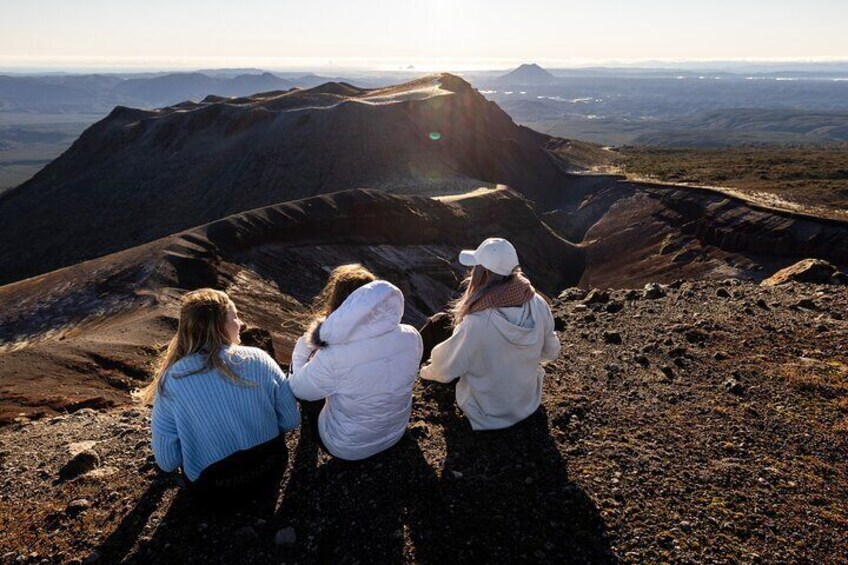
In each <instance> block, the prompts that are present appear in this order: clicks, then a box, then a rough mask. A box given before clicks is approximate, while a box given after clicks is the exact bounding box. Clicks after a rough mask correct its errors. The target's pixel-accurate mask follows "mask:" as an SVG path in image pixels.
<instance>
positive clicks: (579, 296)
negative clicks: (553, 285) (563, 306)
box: [557, 287, 586, 302]
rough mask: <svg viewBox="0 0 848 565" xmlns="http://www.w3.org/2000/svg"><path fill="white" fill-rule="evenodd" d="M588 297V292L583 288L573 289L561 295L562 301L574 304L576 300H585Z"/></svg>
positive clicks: (568, 289)
mask: <svg viewBox="0 0 848 565" xmlns="http://www.w3.org/2000/svg"><path fill="white" fill-rule="evenodd" d="M585 297H586V291H585V290H583V289H582V288H577V287H571V288H567V289H565V290H563V291H562V292H560V293H559V296H558V297H557V298H559V299H560V300H563V301H567V302H572V301H574V300H583V299H584V298H585Z"/></svg>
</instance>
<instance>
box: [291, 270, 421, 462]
mask: <svg viewBox="0 0 848 565" xmlns="http://www.w3.org/2000/svg"><path fill="white" fill-rule="evenodd" d="M374 278H375V277H374V276H373V275H372V274H371V273H369V272H368V271H367V270H365V269H364V268H363V267H361V266H360V265H345V266H343V267H339V268H338V269H336V270H335V271H334V272H333V274H331V276H330V281H329V282H328V285H327V288H325V290H324V292H323V293H322V295H321V297H319V299H322V298H323V301H324V304H325V308H324V312H325V313H326V318H324V319H321V320H319V321H318V323H316V324H314V325H313V327H312V328H311V330H310V331H308V332H307V333H306V334H305V335H304V336H302V337H301V338H300V339H299V340H298V341H297V344H296V345H295V349H294V352H293V354H292V373H291V375H290V376H289V380H288V382H289V386H290V388H291V390H292V392H293V393H294V395H295V396H296V397H298V398H300V399H302V400H307V401H319V400H322V399H326V402H325V404H324V406H323V408H322V409H321V413H320V415H319V417H318V420H317V431H318V434H319V439H320V442H321V443H322V444H323V447H325V448H326V450H327V451H328V452H329V453H330V454H331V455H334V456H336V457H339V458H340V459H348V460H358V459H365V458H366V457H370V456H372V455H374V454H376V453H379V452H381V451H383V450H385V449H388V448H389V447H391V446H393V445H394V444H395V443H397V442H398V441H399V440H400V438H401V437H403V434H404V432H405V431H406V426H407V424H408V423H409V415H410V412H411V410H412V386H413V384H414V383H415V378H416V376H417V373H418V366H419V364H420V362H421V355H422V352H423V349H422V343H421V336H420V335H419V334H418V332H417V331H416V330H415V328H413V327H411V326H407V325H404V324H401V323H400V322H401V318H402V317H403V309H404V299H403V294H402V293H401V291H400V289H398V288H397V287H396V286H394V285H393V284H391V283H389V282H386V281H380V280H374ZM368 280H371V281H372V282H368ZM365 283H367V284H365ZM354 287H355V290H354Z"/></svg>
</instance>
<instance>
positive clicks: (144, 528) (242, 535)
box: [96, 438, 291, 564]
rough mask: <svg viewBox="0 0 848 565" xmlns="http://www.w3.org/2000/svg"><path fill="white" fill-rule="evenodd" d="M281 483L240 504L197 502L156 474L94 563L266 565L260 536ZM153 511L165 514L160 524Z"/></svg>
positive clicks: (179, 480) (176, 479) (174, 479)
mask: <svg viewBox="0 0 848 565" xmlns="http://www.w3.org/2000/svg"><path fill="white" fill-rule="evenodd" d="M290 439H291V438H287V440H290ZM282 480H283V471H282V470H281V471H279V475H278V476H277V477H276V478H275V479H274V481H273V482H272V484H270V485H267V486H266V487H264V488H262V489H261V490H257V491H256V492H253V493H252V494H250V495H246V496H245V497H243V498H238V499H236V498H234V499H229V500H228V499H220V498H208V499H200V498H199V497H198V495H197V494H196V493H192V492H191V491H190V490H187V489H186V488H185V487H184V483H185V479H184V478H183V477H182V476H181V475H180V474H178V473H160V474H159V476H157V477H156V478H155V479H154V480H153V482H152V483H151V485H150V487H149V488H148V490H147V492H145V494H143V495H142V497H141V498H140V499H139V502H138V504H137V505H136V509H135V510H133V511H132V512H130V513H129V514H128V515H127V516H126V517H125V518H124V519H123V520H122V522H121V524H120V525H119V526H118V527H117V528H116V529H115V530H114V531H113V533H112V534H111V535H110V536H109V538H108V539H107V540H106V541H105V542H104V543H103V544H101V546H100V548H99V549H98V550H97V552H96V553H97V555H98V559H97V562H98V563H145V564H146V563H153V562H167V563H184V564H185V563H236V562H260V563H261V562H268V561H269V559H268V557H269V552H268V544H267V543H262V534H265V533H266V532H265V530H267V526H265V524H268V523H269V521H270V520H271V519H272V518H273V514H274V510H275V507H276V503H277V500H278V498H279V494H280V487H281V483H282ZM158 506H161V507H162V508H167V510H166V511H165V512H164V516H162V517H161V519H160V518H158V517H157V515H156V512H155V511H156V509H157V507H158ZM148 531H149V532H150V533H148Z"/></svg>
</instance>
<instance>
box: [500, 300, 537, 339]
mask: <svg viewBox="0 0 848 565" xmlns="http://www.w3.org/2000/svg"><path fill="white" fill-rule="evenodd" d="M539 300H540V298H539V296H538V295H536V296H534V297H533V298H531V299H530V301H529V302H527V303H526V304H524V305H523V306H514V307H507V308H496V309H493V310H492V311H491V318H490V319H491V321H492V324H493V325H494V326H495V329H497V330H498V332H499V333H500V334H501V335H502V336H503V338H504V339H505V340H507V341H508V342H509V343H511V344H512V345H515V346H516V347H533V346H534V345H536V344H537V343H538V342H539V332H538V331H537V330H536V323H537V322H536V320H543V319H544V318H543V317H542V314H543V312H542V311H541V310H540V305H539Z"/></svg>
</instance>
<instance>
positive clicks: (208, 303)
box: [140, 288, 249, 404]
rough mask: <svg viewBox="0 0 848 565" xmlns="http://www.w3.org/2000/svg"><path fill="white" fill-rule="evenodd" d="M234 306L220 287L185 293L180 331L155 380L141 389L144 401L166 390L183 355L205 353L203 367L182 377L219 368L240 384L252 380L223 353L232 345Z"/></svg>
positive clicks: (150, 402)
mask: <svg viewBox="0 0 848 565" xmlns="http://www.w3.org/2000/svg"><path fill="white" fill-rule="evenodd" d="M231 307H232V308H235V305H234V304H233V301H232V300H230V297H229V296H227V294H226V293H225V292H221V291H220V290H214V289H211V288H201V289H199V290H194V291H192V292H189V293H187V294H186V295H185V296H183V299H182V302H181V304H180V322H179V327H178V328H177V333H176V335H174V337H173V339H171V342H170V343H169V344H168V348H167V349H166V350H165V354H164V355H163V356H162V359H161V361H160V362H159V367H158V368H157V370H156V374H155V375H154V377H153V380H152V381H151V382H150V383H149V384H148V385H147V386H146V387H144V389H143V390H142V391H141V394H140V397H141V400H142V402H144V403H145V404H153V401H154V400H155V399H156V395H157V394H162V393H163V391H164V386H165V374H166V373H167V372H168V369H170V368H171V366H173V365H174V363H176V362H177V361H179V360H180V359H182V358H183V357H186V356H188V355H192V354H195V353H200V354H201V355H203V356H204V363H203V366H202V367H200V368H199V369H197V370H196V371H192V372H189V373H185V374H181V375H180V377H184V376H188V375H192V374H195V373H200V372H203V371H207V370H212V369H217V370H218V371H219V372H220V373H222V374H223V375H224V376H225V377H226V378H228V379H229V380H231V381H233V382H234V383H236V384H239V385H245V384H247V383H248V382H249V381H245V380H244V379H242V378H241V377H239V376H238V375H237V374H236V373H235V371H233V369H232V367H230V366H229V365H228V364H227V363H226V362H225V361H224V360H223V359H221V355H220V353H221V349H222V348H223V347H225V346H227V345H231V343H230V338H229V336H228V335H227V331H226V322H227V311H228V310H229V309H230V308H231Z"/></svg>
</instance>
